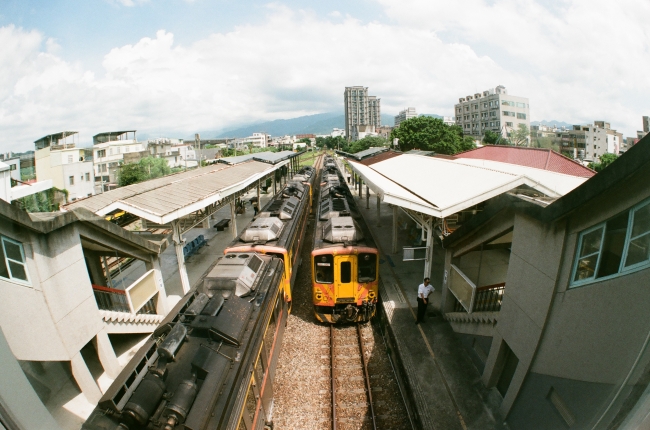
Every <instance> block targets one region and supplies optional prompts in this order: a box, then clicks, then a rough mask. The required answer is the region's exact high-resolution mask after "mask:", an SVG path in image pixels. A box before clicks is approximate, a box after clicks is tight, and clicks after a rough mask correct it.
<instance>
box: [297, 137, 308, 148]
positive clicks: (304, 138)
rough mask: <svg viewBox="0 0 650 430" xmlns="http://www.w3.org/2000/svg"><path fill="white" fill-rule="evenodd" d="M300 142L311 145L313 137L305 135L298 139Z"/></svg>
mask: <svg viewBox="0 0 650 430" xmlns="http://www.w3.org/2000/svg"><path fill="white" fill-rule="evenodd" d="M298 143H304V144H305V145H307V146H311V139H310V138H308V137H303V138H302V139H300V140H298Z"/></svg>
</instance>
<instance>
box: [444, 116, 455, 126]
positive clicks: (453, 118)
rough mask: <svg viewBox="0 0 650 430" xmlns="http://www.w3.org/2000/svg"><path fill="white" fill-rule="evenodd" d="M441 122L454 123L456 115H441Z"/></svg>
mask: <svg viewBox="0 0 650 430" xmlns="http://www.w3.org/2000/svg"><path fill="white" fill-rule="evenodd" d="M442 122H443V123H445V124H447V125H456V117H453V116H443V117H442Z"/></svg>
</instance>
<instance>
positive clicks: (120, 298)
mask: <svg viewBox="0 0 650 430" xmlns="http://www.w3.org/2000/svg"><path fill="white" fill-rule="evenodd" d="M93 293H94V294H95V301H96V302H97V307H98V308H99V309H101V310H104V311H113V312H126V313H131V310H130V308H129V303H128V300H127V298H126V292H125V291H124V290H117V289H115V288H108V287H103V286H101V285H93ZM136 314H147V315H155V314H156V304H155V303H154V299H153V298H151V299H149V301H148V302H147V303H145V304H144V305H143V306H142V307H141V308H140V309H139V310H138V311H137V312H136Z"/></svg>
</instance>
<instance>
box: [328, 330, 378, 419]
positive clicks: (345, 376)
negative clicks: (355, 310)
mask: <svg viewBox="0 0 650 430" xmlns="http://www.w3.org/2000/svg"><path fill="white" fill-rule="evenodd" d="M363 338H364V335H363V334H362V331H361V325H360V324H355V325H354V326H349V327H334V326H330V355H331V372H332V373H331V374H332V381H331V386H332V430H339V429H341V430H343V429H346V428H355V429H366V428H367V429H372V430H377V417H376V416H375V408H374V406H373V402H372V389H371V386H370V376H369V375H368V351H367V350H366V349H365V347H364V339H363ZM355 340H356V341H355Z"/></svg>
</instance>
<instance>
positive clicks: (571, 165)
mask: <svg viewBox="0 0 650 430" xmlns="http://www.w3.org/2000/svg"><path fill="white" fill-rule="evenodd" d="M454 158H473V159H480V160H491V161H499V162H502V163H510V164H517V165H520V166H527V167H534V168H536V169H543V170H549V171H552V172H557V173H563V174H565V175H572V176H580V177H583V178H591V177H592V176H594V175H595V174H596V172H594V171H593V170H591V169H589V168H587V167H585V166H583V165H582V164H580V163H578V162H576V161H573V160H571V159H569V158H567V157H565V156H564V155H562V154H560V153H557V152H555V151H553V150H551V149H543V148H524V147H520V146H501V145H485V146H482V147H480V148H476V149H472V150H470V151H466V152H462V153H460V154H456V155H455V157H454Z"/></svg>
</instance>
